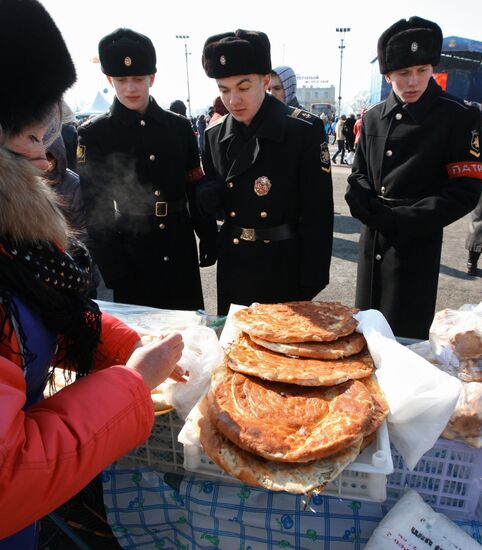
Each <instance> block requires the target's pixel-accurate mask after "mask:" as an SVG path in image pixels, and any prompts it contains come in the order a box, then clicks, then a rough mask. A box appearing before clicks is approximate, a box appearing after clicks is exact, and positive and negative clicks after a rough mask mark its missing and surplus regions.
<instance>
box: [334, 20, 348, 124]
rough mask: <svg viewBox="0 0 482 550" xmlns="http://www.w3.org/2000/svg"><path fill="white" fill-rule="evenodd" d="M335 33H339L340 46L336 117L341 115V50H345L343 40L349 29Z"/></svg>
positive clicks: (342, 29) (340, 29) (339, 29)
mask: <svg viewBox="0 0 482 550" xmlns="http://www.w3.org/2000/svg"><path fill="white" fill-rule="evenodd" d="M336 32H339V33H341V38H340V45H339V46H338V48H339V50H340V84H339V85H338V117H339V116H340V115H341V76H342V74H343V50H344V49H345V45H344V40H345V33H347V32H350V29H349V28H347V27H341V28H337V29H336Z"/></svg>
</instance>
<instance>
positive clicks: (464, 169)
mask: <svg viewBox="0 0 482 550" xmlns="http://www.w3.org/2000/svg"><path fill="white" fill-rule="evenodd" d="M447 172H448V174H449V178H450V179H453V178H477V179H479V180H482V162H470V161H465V162H452V163H451V164H447Z"/></svg>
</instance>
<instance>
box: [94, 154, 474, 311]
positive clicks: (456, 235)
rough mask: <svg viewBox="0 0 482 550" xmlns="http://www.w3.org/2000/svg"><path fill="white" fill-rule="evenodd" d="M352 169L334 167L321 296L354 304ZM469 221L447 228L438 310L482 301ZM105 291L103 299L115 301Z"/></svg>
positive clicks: (209, 301)
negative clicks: (470, 253)
mask: <svg viewBox="0 0 482 550" xmlns="http://www.w3.org/2000/svg"><path fill="white" fill-rule="evenodd" d="M349 173H350V168H349V167H348V166H340V165H339V164H337V165H335V166H334V167H333V188H334V200H335V232H334V247H333V259H332V263H331V273H330V280H331V282H330V284H329V286H328V287H327V288H326V289H325V290H324V291H323V292H322V293H320V294H319V295H318V298H320V299H323V300H338V301H340V302H343V303H344V304H347V305H353V304H354V300H355V283H356V262H357V243H358V239H359V236H360V227H361V224H360V222H358V220H355V219H353V218H352V217H351V216H350V212H349V210H348V206H347V204H346V203H345V200H344V198H343V195H344V191H345V187H346V178H347V176H348V174H349ZM467 227H468V218H467V217H465V218H463V219H461V220H459V221H457V222H456V223H454V224H452V225H450V226H449V227H447V228H446V229H445V233H444V244H443V249H442V263H441V266H440V280H439V290H438V299H437V311H438V310H440V309H443V308H446V307H450V308H458V307H459V306H461V305H462V304H464V303H478V302H480V300H482V278H481V275H482V270H481V269H480V268H479V271H478V275H479V276H478V277H469V276H468V275H467V274H466V271H465V263H466V261H467V251H466V250H465V248H464V243H465V236H466V233H467ZM201 276H202V282H203V290H204V300H205V308H206V311H207V312H208V313H209V314H215V313H216V282H215V279H216V267H215V266H213V267H209V268H204V269H202V270H201ZM110 297H111V293H110V291H107V290H105V289H103V290H101V292H100V293H99V298H101V299H104V300H109V299H111V298H110Z"/></svg>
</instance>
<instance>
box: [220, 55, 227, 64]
mask: <svg viewBox="0 0 482 550" xmlns="http://www.w3.org/2000/svg"><path fill="white" fill-rule="evenodd" d="M219 63H221V65H226V56H224V55H222V56H221V57H220V58H219Z"/></svg>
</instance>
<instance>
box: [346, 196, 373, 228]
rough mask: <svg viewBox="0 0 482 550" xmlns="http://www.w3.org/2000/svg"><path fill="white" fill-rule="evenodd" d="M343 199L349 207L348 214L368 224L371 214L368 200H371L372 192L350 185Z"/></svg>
mask: <svg viewBox="0 0 482 550" xmlns="http://www.w3.org/2000/svg"><path fill="white" fill-rule="evenodd" d="M345 200H346V202H347V204H348V206H349V207H350V214H351V215H352V216H353V217H354V218H357V219H359V220H360V221H361V222H362V223H364V224H365V225H370V224H369V223H368V221H369V220H370V216H371V215H372V212H371V208H370V202H371V201H372V200H373V193H372V192H371V191H369V190H368V189H363V188H361V187H352V186H350V187H349V188H348V191H347V192H346V194H345Z"/></svg>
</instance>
